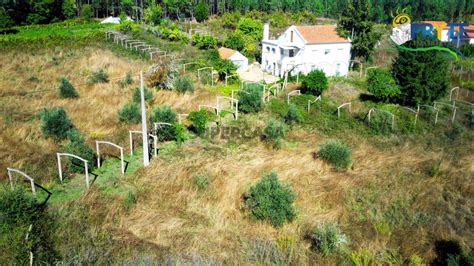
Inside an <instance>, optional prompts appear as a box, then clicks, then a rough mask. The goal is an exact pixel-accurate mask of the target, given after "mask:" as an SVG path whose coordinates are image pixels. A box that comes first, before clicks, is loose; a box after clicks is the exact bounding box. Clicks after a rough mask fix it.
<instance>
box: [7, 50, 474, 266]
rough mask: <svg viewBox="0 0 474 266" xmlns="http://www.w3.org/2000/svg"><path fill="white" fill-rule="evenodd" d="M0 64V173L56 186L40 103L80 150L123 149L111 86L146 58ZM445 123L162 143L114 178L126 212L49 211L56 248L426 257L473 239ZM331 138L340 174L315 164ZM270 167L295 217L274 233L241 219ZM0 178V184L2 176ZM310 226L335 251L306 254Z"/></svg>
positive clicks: (120, 96)
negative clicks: (339, 149)
mask: <svg viewBox="0 0 474 266" xmlns="http://www.w3.org/2000/svg"><path fill="white" fill-rule="evenodd" d="M0 62H1V68H2V71H1V72H0V127H1V132H0V168H1V169H5V168H6V167H12V166H14V167H17V168H21V169H25V170H26V171H27V172H32V173H35V175H38V178H39V181H40V182H48V181H51V179H53V178H56V163H55V160H54V159H55V157H54V154H55V153H56V151H57V150H58V148H59V144H58V143H55V142H54V141H52V140H48V139H45V138H44V137H43V136H42V134H41V130H40V120H39V118H38V113H39V111H40V110H41V108H43V107H45V106H46V107H54V106H63V107H64V108H65V109H66V110H67V113H68V115H69V116H70V117H71V119H72V120H73V122H74V124H75V125H76V127H77V128H78V129H79V130H80V131H81V132H83V133H84V135H85V136H87V138H88V141H89V142H90V143H92V141H93V140H94V139H104V138H106V139H107V140H112V141H115V142H117V143H120V144H122V145H123V146H125V147H128V146H127V131H128V130H129V129H131V127H133V126H130V125H125V124H121V123H119V122H118V120H117V111H118V109H119V108H120V107H121V106H123V105H124V104H126V103H127V102H128V101H130V99H131V92H132V89H133V88H134V87H136V86H137V84H138V83H137V82H138V80H137V78H136V77H135V78H134V84H132V85H131V86H129V87H127V88H121V87H120V86H119V85H118V84H117V81H118V80H119V79H122V78H123V77H124V76H125V73H127V72H128V71H131V72H132V73H133V74H134V76H136V75H137V74H138V73H139V71H141V70H146V69H147V68H148V65H147V62H144V61H141V60H136V59H129V58H127V57H121V56H118V55H116V54H114V53H113V52H111V51H109V50H105V49H100V48H97V47H86V48H83V49H66V48H64V49H63V48H56V49H55V50H39V51H31V52H20V51H11V52H7V53H2V54H0ZM99 68H104V69H106V70H107V72H108V74H109V78H110V79H111V81H110V82H109V83H105V84H95V85H89V84H87V77H88V76H89V75H90V73H91V72H92V71H94V70H97V69H99ZM60 77H67V78H68V79H69V80H70V81H71V83H72V84H73V85H75V87H76V89H77V90H78V92H79V94H80V97H79V98H78V99H71V100H64V99H59V97H58V95H57V86H58V79H59V78H60ZM328 95H329V97H333V98H335V99H337V101H340V102H343V101H346V100H355V99H357V98H358V96H359V92H358V91H357V89H355V88H352V87H351V86H350V85H347V84H345V85H340V84H339V83H338V84H337V85H331V89H330V91H329V92H328ZM154 99H155V100H154V102H153V106H162V105H169V106H171V107H172V108H173V109H174V110H176V111H177V113H188V112H190V111H193V110H196V109H197V108H198V104H209V103H211V102H213V101H214V99H215V95H214V94H213V93H212V92H211V91H210V90H208V89H206V88H204V87H200V88H198V89H197V90H196V92H195V93H194V94H185V95H181V94H178V93H176V92H174V91H155V92H154ZM153 106H150V108H152V107H153ZM358 107H359V105H356V108H358ZM268 116H271V114H269V113H268V111H267V112H264V113H263V114H259V115H249V116H245V117H243V118H242V120H243V122H242V123H247V124H251V125H259V126H261V125H262V124H264V123H263V122H262V119H267V118H268ZM444 127H446V129H442V128H441V129H439V130H436V131H434V132H431V133H426V134H419V135H416V134H415V135H412V136H410V135H408V136H397V135H388V136H386V135H383V136H373V137H370V138H367V137H366V136H360V135H358V134H357V132H352V131H350V130H345V131H343V132H338V133H337V134H335V135H328V134H326V133H322V132H320V131H318V130H317V129H309V128H305V127H299V126H295V127H293V128H292V129H291V130H290V131H289V134H288V136H287V137H286V139H285V141H284V143H283V147H282V148H281V149H279V150H275V149H272V148H271V147H269V146H268V145H266V144H265V143H264V142H262V141H260V140H259V138H258V136H257V137H255V138H252V139H249V140H244V139H228V140H225V139H224V140H222V139H221V140H216V139H214V140H208V139H200V138H196V139H193V140H190V141H188V142H186V143H185V144H184V145H183V146H182V147H177V146H176V145H174V144H171V143H168V144H167V146H164V148H163V149H162V150H161V151H160V156H159V158H157V159H154V160H152V163H151V165H150V167H148V168H146V169H140V170H139V171H137V172H136V173H134V174H131V175H126V176H125V177H123V178H122V180H121V182H123V183H125V184H126V185H127V186H129V187H132V188H133V194H134V198H135V200H134V203H133V204H131V205H132V206H131V207H127V208H125V207H124V202H125V201H126V200H127V199H124V198H123V197H122V196H110V195H106V194H105V193H103V192H102V191H100V190H99V189H97V188H93V189H91V190H90V191H88V192H87V193H84V194H83V196H82V197H81V198H79V199H77V200H74V201H70V202H67V203H65V204H64V205H61V206H53V207H52V208H53V210H55V211H58V213H60V215H59V216H58V217H60V218H58V221H59V222H60V223H61V225H60V226H59V228H58V230H57V232H58V235H57V238H58V239H57V240H56V241H57V242H58V243H61V244H59V245H58V246H60V248H59V252H60V253H61V255H62V256H63V258H65V259H67V260H68V261H69V262H82V261H84V262H90V263H97V264H106V263H117V262H118V261H125V262H127V261H128V262H130V263H131V264H135V263H140V262H147V261H148V262H150V261H153V260H154V259H155V258H157V259H162V258H163V257H165V258H167V260H168V261H170V262H174V263H186V262H190V263H194V264H196V263H197V264H213V263H215V264H220V263H227V264H236V265H246V264H259V263H261V264H276V263H278V262H281V261H283V262H284V264H292V265H315V264H316V265H332V264H340V263H341V260H343V261H342V263H344V262H352V263H353V264H357V263H356V262H355V260H354V258H355V257H357V256H365V257H366V262H367V263H366V264H365V265H375V264H385V265H389V264H392V265H397V264H404V263H407V260H408V259H409V258H410V257H412V256H413V255H417V256H419V257H421V258H422V260H423V262H424V263H429V262H430V261H432V260H433V259H434V258H435V257H436V256H437V254H436V251H435V243H436V241H438V240H456V241H459V243H460V244H461V245H462V247H464V248H469V247H472V246H473V245H474V239H473V235H474V234H473V233H474V232H473V230H474V228H473V217H472V206H473V204H474V202H473V197H472V196H473V193H474V187H473V183H472V178H473V176H474V163H473V162H474V146H473V145H472V141H473V139H472V132H471V131H468V132H465V133H463V134H464V135H461V136H460V137H457V138H449V136H448V135H449V134H450V133H449V132H451V131H450V130H451V129H450V126H447V125H444ZM445 135H447V136H448V137H446V136H445ZM332 138H339V139H343V140H344V141H345V142H347V143H348V144H349V146H350V147H351V148H352V151H353V155H352V161H353V165H352V166H351V168H350V169H349V170H347V171H337V170H335V169H333V168H332V167H331V166H330V165H328V164H327V163H325V162H323V161H322V160H320V159H318V158H315V153H316V152H317V151H318V150H319V147H320V145H321V144H322V143H324V142H325V141H327V140H329V139H332ZM271 171H276V172H277V173H278V175H279V177H280V179H281V180H282V181H283V182H284V183H286V184H289V185H291V186H292V187H293V189H294V191H295V192H296V195H297V197H296V203H295V206H296V210H297V216H296V219H295V220H294V221H293V222H291V223H289V224H286V225H284V226H283V227H282V228H278V229H276V228H274V227H272V226H271V225H270V224H268V223H264V222H259V221H255V220H252V219H251V218H250V215H249V214H248V213H247V211H245V208H244V206H243V195H244V193H245V192H246V191H247V189H248V188H249V186H250V185H252V184H253V183H255V182H256V181H257V180H258V179H259V178H260V177H261V176H262V175H263V174H265V173H268V172H271ZM196 175H203V176H206V177H208V179H209V185H208V186H207V187H206V188H204V189H198V188H196V187H195V185H193V177H194V176H196ZM1 176H2V179H6V175H5V173H2V174H1ZM127 206H128V205H127ZM61 219H62V220H61ZM322 223H336V224H338V225H339V226H340V228H341V229H342V231H343V232H344V233H345V234H346V235H347V238H348V239H349V245H348V247H347V248H348V250H347V251H346V252H345V253H344V254H339V255H338V256H330V257H324V256H321V255H320V254H318V253H317V252H315V251H313V250H312V249H311V248H310V243H309V241H308V240H307V234H308V232H309V230H311V229H312V228H313V227H314V226H316V225H318V224H322ZM341 258H343V259H341ZM361 265H364V264H361Z"/></svg>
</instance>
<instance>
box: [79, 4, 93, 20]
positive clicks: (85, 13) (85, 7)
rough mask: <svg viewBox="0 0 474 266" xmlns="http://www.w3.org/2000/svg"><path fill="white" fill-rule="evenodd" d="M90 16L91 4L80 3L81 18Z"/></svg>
mask: <svg viewBox="0 0 474 266" xmlns="http://www.w3.org/2000/svg"><path fill="white" fill-rule="evenodd" d="M91 18H92V6H91V5H82V6H81V19H83V20H90V19H91Z"/></svg>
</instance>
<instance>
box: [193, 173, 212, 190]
mask: <svg viewBox="0 0 474 266" xmlns="http://www.w3.org/2000/svg"><path fill="white" fill-rule="evenodd" d="M193 185H194V186H195V187H197V188H198V189H205V188H207V187H208V186H209V179H208V178H207V176H204V175H195V176H193Z"/></svg>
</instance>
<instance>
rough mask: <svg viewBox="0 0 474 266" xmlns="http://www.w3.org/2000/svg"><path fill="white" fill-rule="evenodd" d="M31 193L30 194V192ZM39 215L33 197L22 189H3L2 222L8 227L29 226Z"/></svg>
mask: <svg viewBox="0 0 474 266" xmlns="http://www.w3.org/2000/svg"><path fill="white" fill-rule="evenodd" d="M28 193H29V192H28ZM36 214H37V208H36V202H35V200H34V199H33V197H31V196H29V195H28V194H27V192H26V191H25V190H24V189H22V188H21V187H20V188H16V189H14V190H11V189H2V191H1V193H0V217H2V219H1V220H0V221H1V222H2V223H6V224H8V225H15V224H29V223H31V222H33V221H34V217H35V216H36Z"/></svg>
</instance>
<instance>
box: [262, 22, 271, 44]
mask: <svg viewBox="0 0 474 266" xmlns="http://www.w3.org/2000/svg"><path fill="white" fill-rule="evenodd" d="M269 38H270V24H269V23H265V24H264V25H263V40H264V41H265V40H269Z"/></svg>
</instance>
